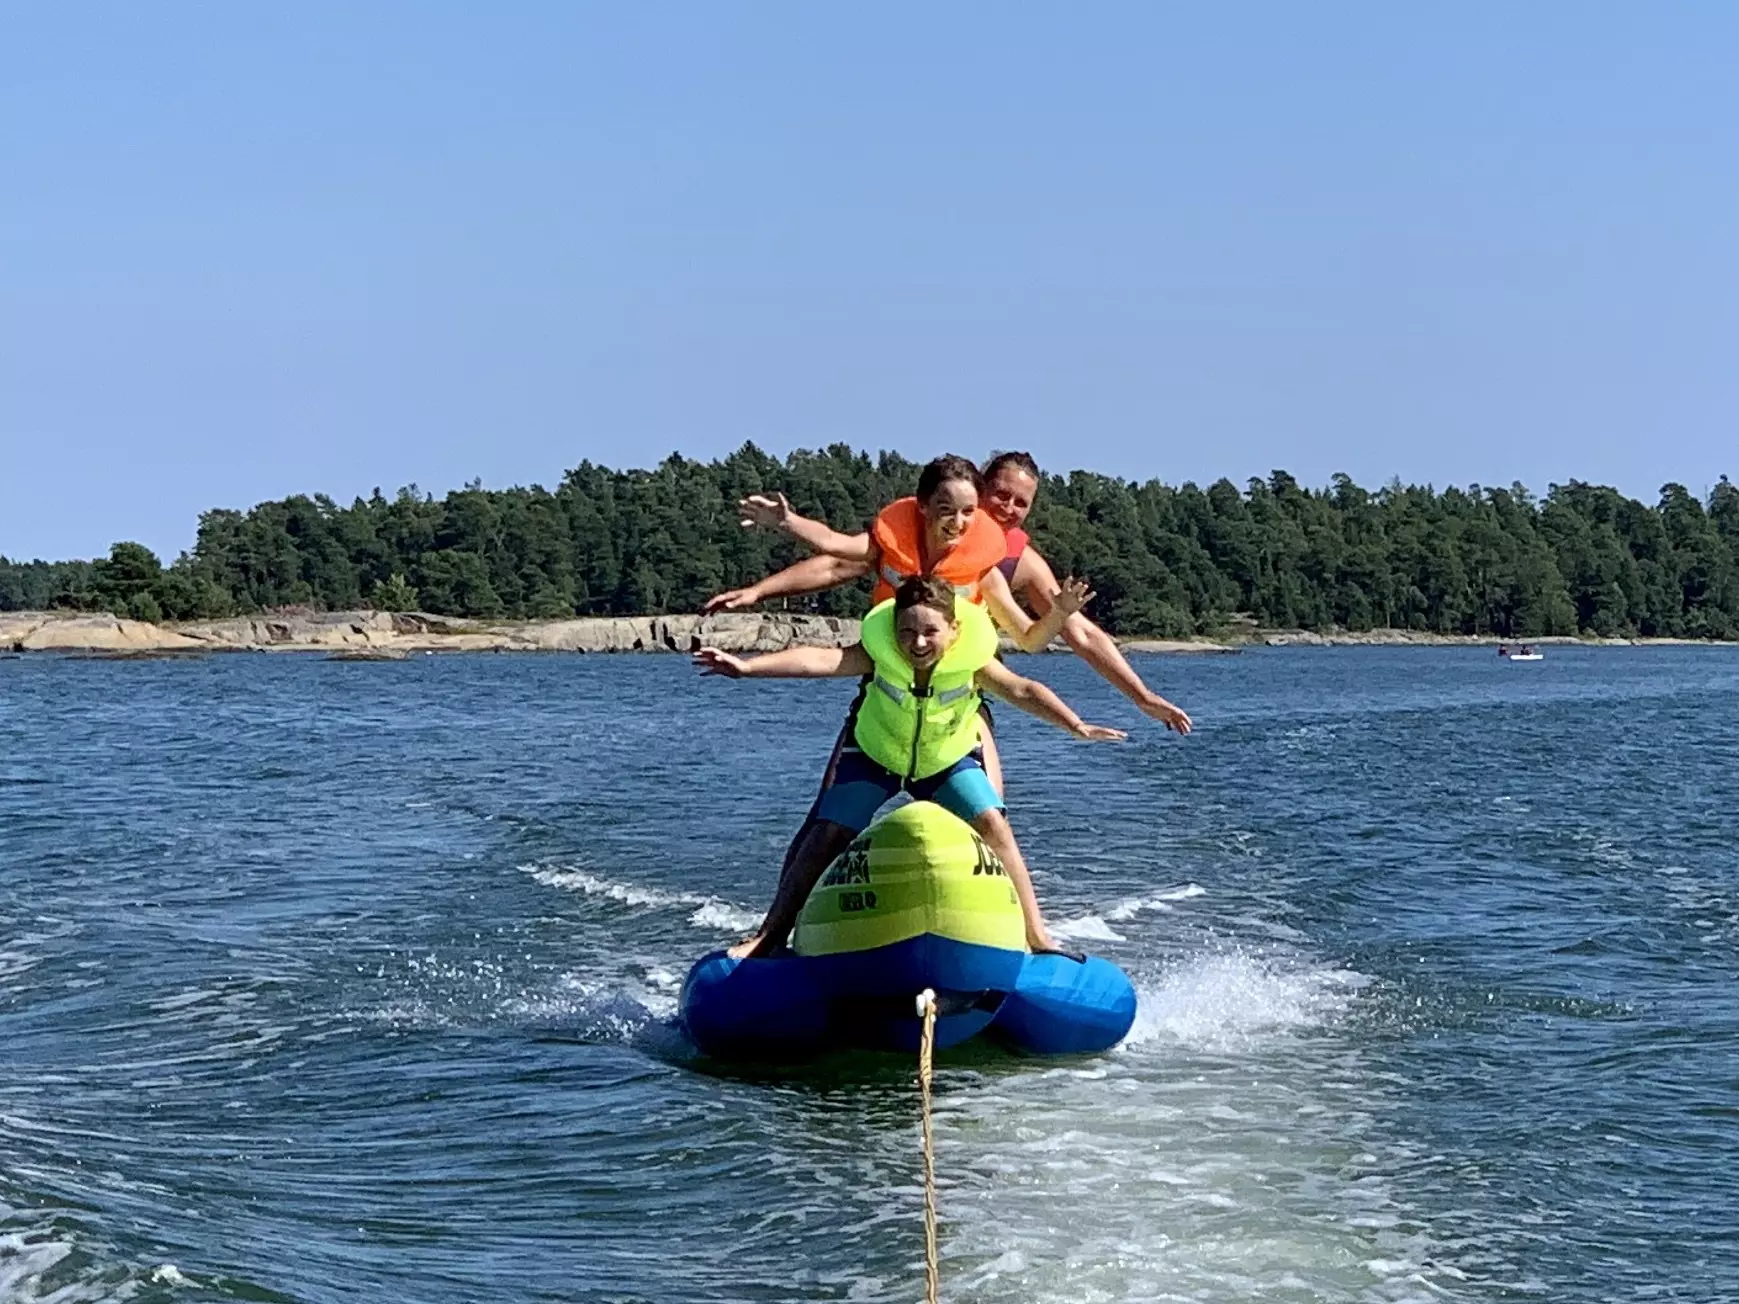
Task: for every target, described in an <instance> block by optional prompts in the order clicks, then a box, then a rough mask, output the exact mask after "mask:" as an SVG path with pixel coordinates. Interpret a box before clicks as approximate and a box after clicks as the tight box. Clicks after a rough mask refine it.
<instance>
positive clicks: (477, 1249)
mask: <svg viewBox="0 0 1739 1304" xmlns="http://www.w3.org/2000/svg"><path fill="white" fill-rule="evenodd" d="M1020 664H1021V666H1022V667H1023V668H1024V669H1026V670H1027V671H1029V672H1032V673H1037V674H1039V675H1040V676H1041V677H1042V678H1044V679H1046V680H1047V681H1049V682H1050V683H1052V684H1053V685H1055V686H1056V687H1057V688H1058V689H1059V690H1060V691H1062V692H1063V693H1064V695H1065V696H1066V697H1068V698H1069V699H1070V700H1071V701H1072V702H1074V703H1075V704H1076V705H1077V706H1078V707H1080V709H1081V710H1082V711H1083V713H1085V714H1088V715H1089V716H1090V717H1092V718H1097V719H1102V720H1104V721H1105V722H1107V723H1117V724H1126V725H1127V724H1135V720H1136V718H1135V717H1134V716H1133V712H1132V711H1131V710H1129V709H1128V708H1127V706H1126V704H1124V703H1123V701H1122V699H1120V698H1118V697H1116V696H1115V694H1113V693H1112V692H1111V690H1109V689H1108V688H1106V687H1105V686H1104V685H1103V684H1102V683H1101V682H1100V681H1098V680H1097V679H1095V678H1093V677H1092V675H1091V674H1090V673H1089V672H1088V671H1086V669H1085V668H1084V667H1083V666H1081V665H1080V664H1078V663H1076V662H1074V661H1073V660H1072V659H1069V658H1040V659H1029V660H1025V661H1022V662H1021V663H1020ZM1142 669H1143V670H1144V672H1147V673H1149V674H1150V675H1151V677H1152V678H1153V679H1154V681H1155V682H1156V683H1157V684H1159V685H1160V686H1161V688H1162V689H1163V691H1166V692H1167V693H1168V694H1169V695H1170V696H1172V697H1174V698H1175V699H1176V700H1178V701H1179V702H1181V703H1183V704H1184V705H1185V706H1187V707H1188V708H1189V709H1191V710H1192V712H1194V713H1195V715H1196V716H1197V719H1198V722H1199V725H1200V728H1199V730H1198V732H1197V733H1196V734H1195V735H1194V736H1193V737H1191V738H1189V739H1188V740H1184V741H1178V740H1175V739H1172V738H1170V737H1168V736H1166V735H1164V734H1163V733H1162V732H1161V731H1160V730H1159V729H1158V727H1157V726H1154V725H1152V724H1149V723H1145V722H1142V723H1139V724H1135V727H1136V729H1137V740H1136V741H1135V742H1134V743H1132V744H1129V745H1125V746H1121V747H1117V746H1090V745H1087V744H1081V743H1076V742H1073V741H1071V740H1069V739H1068V738H1066V737H1064V736H1063V735H1061V734H1059V733H1055V732H1053V731H1050V730H1048V729H1047V728H1045V727H1044V726H1042V725H1040V724H1038V723H1037V722H1036V721H1029V720H1026V719H1024V718H1021V717H1018V716H1017V715H1016V713H1015V712H1013V711H1009V710H1005V711H1003V712H1002V713H1001V718H1002V719H1003V720H1005V721H1006V723H1004V725H1003V734H1004V739H1005V741H1004V750H1005V753H1006V758H1007V766H1008V771H1009V774H1010V794H1009V795H1010V801H1011V816H1012V818H1013V819H1014V821H1015V826H1016V830H1017V833H1018V834H1019V836H1020V837H1021V839H1022V842H1023V844H1024V845H1025V847H1026V848H1027V851H1028V857H1029V859H1030V860H1031V861H1032V862H1033V864H1034V866H1035V869H1036V872H1037V880H1038V885H1039V889H1040V893H1041V896H1042V898H1043V900H1044V901H1045V903H1046V905H1047V908H1048V910H1049V912H1050V914H1051V915H1052V917H1053V919H1055V920H1058V921H1062V924H1063V931H1065V932H1066V933H1068V934H1069V935H1071V936H1073V937H1074V938H1076V939H1077V940H1078V941H1079V942H1080V943H1081V944H1082V945H1086V946H1090V947H1091V948H1093V949H1095V950H1098V951H1101V952H1103V953H1104V954H1106V955H1108V956H1110V957H1111V958H1113V959H1115V960H1116V961H1118V962H1119V963H1121V964H1123V965H1124V966H1126V967H1127V968H1128V969H1129V971H1130V972H1131V974H1132V975H1133V976H1134V978H1135V980H1136V984H1137V987H1138V990H1139V992H1140V995H1141V1013H1140V1017H1139V1020H1138V1022H1137V1025H1136V1030H1135V1033H1134V1035H1133V1036H1132V1037H1131V1038H1130V1040H1129V1042H1128V1044H1126V1045H1125V1046H1124V1047H1122V1048H1120V1049H1119V1050H1118V1051H1116V1052H1114V1053H1112V1054H1109V1055H1106V1056H1102V1057H1097V1058H1091V1059H1084V1060H1075V1061H1068V1062H1064V1063H1045V1062H1037V1061H1022V1060H1018V1059H1012V1058H1008V1057H1004V1056H1000V1055H985V1054H982V1053H969V1054H965V1055H962V1056H959V1057H956V1058H953V1059H945V1060H944V1062H943V1065H942V1068H941V1070H940V1073H939V1078H938V1099H937V1127H938V1143H939V1156H940V1175H941V1182H942V1191H941V1206H942V1215H943V1228H942V1254H943V1288H944V1297H945V1298H947V1299H949V1300H954V1301H1015V1300H1021V1301H1028V1300H1080V1301H1100V1300H1104V1301H1111V1300H1207V1301H1220V1300H1224V1301H1231V1300H1240V1301H1241V1300H1249V1299H1255V1298H1261V1299H1264V1300H1282V1301H1294V1300H1296V1301H1306V1300H1310V1301H1315V1300H1328V1301H1387V1300H1445V1299H1450V1300H1487V1299H1490V1300H1498V1299H1528V1298H1538V1299H1543V1300H1546V1299H1549V1300H1552V1301H1595V1300H1601V1301H1604V1300H1610V1299H1616V1298H1624V1299H1658V1300H1679V1299H1683V1300H1716V1299H1729V1298H1735V1297H1739V1214H1736V1213H1735V1212H1734V1211H1735V1209H1739V1176H1736V1175H1735V1174H1736V1167H1735V1161H1736V1160H1739V1146H1736V1144H1735V1125H1736V1123H1739V1072H1736V1071H1735V1068H1734V1065H1735V1063H1739V1060H1736V1059H1735V1053H1736V1052H1739V996H1736V995H1735V992H1736V990H1739V988H1736V983H1735V980H1736V979H1739V962H1736V960H1735V947H1736V943H1739V850H1736V848H1739V815H1736V813H1735V804H1736V803H1735V792H1736V791H1739V650H1734V649H1721V648H1713V649H1660V650H1644V649H1576V648H1565V649H1557V648H1554V649H1551V650H1549V652H1548V657H1547V660H1546V661H1544V662H1543V663H1540V664H1538V665H1528V666H1520V665H1518V666H1511V665H1507V664H1505V663H1504V662H1501V661H1499V660H1498V659H1497V658H1496V657H1495V656H1492V655H1491V654H1490V653H1489V652H1486V651H1478V650H1461V649H1411V648H1408V649H1329V650H1319V649H1287V650H1268V651H1261V652H1253V653H1249V654H1246V655H1242V656H1238V657H1224V658H1213V659H1199V660H1197V659H1167V660H1159V659H1148V660H1144V661H1143V662H1142ZM850 692H851V689H850V687H849V686H847V685H841V684H729V683H724V682H721V681H699V680H697V679H696V678H695V677H694V676H693V674H692V672H691V671H690V670H689V669H688V668H687V666H686V665H685V663H684V662H683V661H682V660H681V659H678V658H661V657H621V658H603V657H549V658H510V657H429V658H423V659H419V660H413V661H408V662H404V663H334V662H324V661H311V660H303V659H292V658H280V657H269V656H233V657H225V658H214V659H211V660H206V661H199V662H191V663H173V662H157V663H105V662H91V661H75V660H54V659H23V660H7V661H0V866H3V872H0V1048H3V1049H0V1299H4V1300H8V1301H10V1300H54V1301H82V1300H111V1299H132V1300H139V1301H200V1300H217V1299H251V1300H285V1301H310V1302H312V1301H322V1302H324V1301H333V1302H336V1301H350V1300H356V1299H381V1300H406V1301H429V1302H431V1304H446V1302H448V1301H452V1302H454V1304H457V1302H458V1301H472V1300H478V1299H490V1300H502V1301H519V1300H525V1301H531V1300H586V1301H591V1300H598V1301H606V1300H607V1301H618V1302H626V1301H658V1302H659V1304H664V1302H666V1301H691V1300H692V1301H701V1300H719V1299H725V1300H753V1301H774V1300H780V1301H784V1300H791V1299H815V1300H828V1299H838V1300H870V1301H874V1300H916V1299H919V1298H921V1295H922V1247H923V1241H922V1231H921V1223H920V1221H919V1207H920V1206H919V1187H918V1182H919V1175H920V1169H919V1156H918V1149H917V1115H916V1102H915V1093H914V1090H913V1087H912V1083H911V1074H910V1069H909V1066H907V1065H905V1064H903V1063H901V1062H900V1061H898V1060H852V1061H847V1062H845V1063H843V1064H841V1063H835V1064H831V1065H827V1066H823V1067H822V1068H820V1069H815V1070H810V1071H806V1072H801V1073H756V1074H743V1073H729V1072H721V1071H719V1070H717V1069H716V1068H714V1067H712V1066H709V1065H706V1064H704V1063H699V1062H697V1061H696V1060H695V1059H694V1057H693V1056H692V1053H691V1052H690V1051H689V1050H688V1049H687V1048H686V1047H685V1045H684V1044H683V1042H682V1039H681V1038H680V1036H679V1035H678V1034H677V1033H676V1032H675V1031H674V1030H673V1028H672V1026H671V1016H672V1014H673V1012H674V1009H675V999H676V992H677V988H678V985H679V983H680V979H681V975H682V973H683V972H684V970H685V969H686V967H687V965H688V964H689V963H690V962H691V961H692V960H693V959H694V958H695V957H696V956H697V955H699V954H700V953H701V952H703V951H704V950H706V949H708V948H711V947H713V946H715V945H718V944H720V943H722V942H724V941H727V940H730V939H732V938H734V937H735V936H737V935H739V934H740V932H741V931H742V930H744V929H746V928H747V927H749V926H750V925H752V924H753V923H754V922H755V920H756V918H757V916H758V911H759V908H760V906H761V905H762V904H763V903H764V899H765V897H766V895H767V893H768V892H769V891H770V888H771V882H772V874H773V868H772V867H773V865H774V863H775V862H776V859H777V856H778V854H779V852H780V851H781V849H782V848H783V845H784V840H785V838H786V836H787V835H788V833H789V831H790V828H791V824H792V820H793V817H794V815H795V814H796V813H797V812H799V811H800V810H801V809H802V807H803V806H804V805H806V804H807V801H808V799H809V795H810V792H809V787H810V784H811V783H812V781H813V780H812V776H813V772H814V771H815V770H816V769H817V768H818V767H819V764H820V762H821V759H822V757H823V756H824V754H825V752H826V749H827V746H828V745H829V743H830V742H831V739H832V736H833V732H834V730H835V729H836V727H837V722H838V717H839V714H840V712H841V711H842V710H843V709H844V706H845V703H846V701H847V699H848V698H849V696H850Z"/></svg>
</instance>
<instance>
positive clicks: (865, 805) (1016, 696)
mask: <svg viewBox="0 0 1739 1304" xmlns="http://www.w3.org/2000/svg"><path fill="white" fill-rule="evenodd" d="M996 646H997V638H996V631H995V629H994V627H993V626H992V625H991V623H990V619H989V617H988V616H986V615H985V614H984V610H983V608H981V607H979V606H977V605H975V604H973V603H970V602H965V601H957V600H956V597H955V593H954V590H953V588H952V587H951V586H950V585H949V584H948V583H947V581H945V580H942V579H939V578H937V577H936V576H917V577H914V578H911V579H908V580H906V581H904V582H903V583H902V584H901V585H900V586H899V588H898V590H897V591H896V592H895V594H894V596H893V598H891V599H890V600H888V601H885V602H883V603H881V604H880V605H878V606H877V607H876V608H875V609H874V610H872V611H871V612H870V613H869V615H868V616H866V617H865V618H864V622H863V637H862V640H861V641H860V642H858V643H854V644H853V645H852V646H850V647H847V648H820V647H794V648H787V649H785V650H784V651H783V652H773V653H770V654H768V655H766V656H758V657H748V658H741V657H734V656H731V655H729V654H728V653H725V652H721V651H719V650H718V649H717V648H710V647H709V648H702V649H701V650H700V651H699V652H698V653H696V654H695V664H696V665H697V666H698V667H699V668H700V671H701V673H702V674H706V675H723V676H725V677H727V678H730V679H821V678H831V677H854V676H860V675H862V676H869V677H870V684H869V686H868V688H867V690H866V692H865V695H864V697H863V699H862V703H861V705H860V706H859V708H858V712H857V718H856V722H855V725H854V727H853V736H852V740H851V744H850V745H849V746H848V747H847V748H846V749H845V750H844V751H843V752H842V753H841V755H840V758H839V765H838V769H837V772H836V775H835V778H834V781H833V783H832V785H831V786H830V787H829V788H828V789H827V790H826V792H825V793H824V794H823V795H822V798H821V801H820V804H819V807H818V809H817V811H816V819H815V820H814V822H813V823H812V824H811V825H810V826H809V828H808V830H807V832H806V833H805V834H804V837H803V840H802V841H801V843H800V844H799V846H798V847H797V849H796V853H795V854H794V855H793V856H791V857H790V858H789V859H788V860H787V862H786V865H785V868H784V872H783V873H782V874H781V875H780V879H779V887H778V890H777V891H776V892H775V893H774V896H773V904H772V905H771V906H770V907H769V908H768V910H767V917H766V919H765V920H763V921H762V924H761V927H760V929H759V930H758V931H757V932H756V933H755V935H754V936H753V937H751V938H749V939H747V940H746V941H743V942H740V943H738V944H737V945H736V946H734V947H732V948H731V951H730V954H731V955H732V956H735V957H737V958H743V957H747V956H758V955H765V954H768V953H769V952H771V951H773V950H775V949H777V948H778V947H779V946H781V945H783V944H784V941H785V938H786V936H787V935H788V934H789V933H790V931H791V928H792V925H793V924H795V923H796V920H797V913H798V911H799V910H801V909H802V906H803V902H804V901H805V900H807V899H808V896H809V893H810V890H811V889H812V888H814V886H815V883H816V880H817V879H819V878H820V877H821V873H822V871H823V870H824V869H826V868H827V866H828V864H829V863H831V862H832V861H833V859H834V858H835V857H836V856H838V855H839V853H840V852H842V851H844V850H845V848H846V847H847V846H848V845H849V844H850V843H851V840H852V839H853V838H855V837H856V836H857V835H858V834H859V833H861V832H862V831H863V830H864V829H865V828H867V827H868V826H869V823H870V821H871V820H872V819H873V818H874V817H875V814H876V812H877V811H878V810H880V809H881V807H882V806H883V804H885V803H886V802H887V801H888V800H889V799H890V798H891V797H893V796H894V794H895V793H897V792H900V791H901V790H902V789H903V790H904V791H906V792H909V793H911V794H912V796H913V797H915V798H918V799H919V800H923V801H933V802H935V803H937V804H938V805H939V806H942V807H943V808H944V809H946V810H949V811H951V812H953V813H954V814H955V815H958V816H959V817H960V818H961V819H963V820H965V821H966V822H967V823H968V824H970V825H971V826H972V827H973V828H974V829H975V830H977V832H978V835H979V836H980V837H981V838H983V839H984V841H985V844H986V845H987V846H989V847H990V849H991V850H992V851H994V852H995V853H996V855H997V857H998V858H999V859H1000V860H1001V861H1002V863H1003V867H1004V868H1005V869H1006V870H1007V871H1008V877H1009V881H1010V882H1011V883H1012V884H1013V885H1014V889H1015V893H1016V895H1017V896H1018V897H1019V898H1020V905H1021V912H1022V914H1023V915H1024V917H1025V919H1026V932H1027V945H1028V946H1029V947H1031V948H1032V949H1033V950H1035V951H1050V950H1056V949H1057V946H1056V943H1055V942H1054V941H1053V940H1052V938H1051V935H1050V932H1049V930H1048V929H1047V928H1046V927H1045V922H1044V917H1043V916H1042V914H1041V913H1040V911H1039V904H1038V899H1037V898H1036V897H1035V896H1034V894H1033V885H1032V878H1031V876H1030V875H1029V874H1028V873H1027V867H1026V861H1025V860H1024V859H1022V857H1021V854H1020V848H1019V847H1018V846H1017V845H1016V843H1015V840H1014V833H1013V831H1012V830H1011V829H1010V828H1009V823H1008V817H1007V816H1006V815H1005V814H1004V813H1003V804H1002V798H1001V797H999V796H998V795H997V792H996V789H995V788H994V787H993V786H992V785H991V782H990V780H989V778H988V777H987V776H986V775H985V772H984V763H983V760H982V758H981V756H980V753H979V740H978V705H979V700H980V694H981V693H982V692H988V693H991V694H994V695H995V696H997V697H999V698H1001V699H1002V700H1003V701H1005V702H1008V703H1009V704H1010V705H1012V706H1017V707H1019V708H1020V709H1021V710H1023V711H1026V712H1028V713H1030V714H1032V715H1036V716H1037V717H1038V718H1039V719H1041V720H1047V721H1049V722H1050V723H1052V724H1054V725H1056V726H1057V727H1058V728H1060V729H1066V730H1068V731H1069V732H1070V733H1072V734H1074V735H1075V737H1077V738H1084V739H1089V740H1092V741H1112V740H1121V739H1123V738H1125V737H1127V735H1126V734H1125V733H1124V732H1123V731H1122V730H1121V729H1107V728H1104V727H1103V726H1100V725H1093V724H1085V723H1083V722H1082V720H1081V718H1080V717H1079V716H1078V715H1076V714H1075V713H1074V712H1073V711H1071V710H1070V709H1069V708H1068V706H1066V705H1065V704H1064V703H1063V701H1062V699H1061V698H1059V697H1058V696H1057V695H1056V694H1055V693H1053V692H1052V691H1051V690H1050V689H1049V688H1046V687H1045V686H1044V685H1043V684H1040V683H1037V682H1035V681H1033V680H1031V679H1025V678H1022V677H1021V676H1020V675H1017V674H1015V673H1014V672H1013V671H1012V670H1010V669H1008V667H1007V666H1005V665H1003V664H1002V663H1001V662H999V661H997V660H996Z"/></svg>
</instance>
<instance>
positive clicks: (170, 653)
mask: <svg viewBox="0 0 1739 1304" xmlns="http://www.w3.org/2000/svg"><path fill="white" fill-rule="evenodd" d="M857 637H858V622H857V621H855V620H849V619H845V618H841V617H835V616H799V615H790V614H786V613H783V612H765V613H760V612H732V613H728V614H724V615H717V616H695V615H688V616H644V617H626V616H597V617H581V618H576V619H571V620H542V621H512V622H507V621H502V622H478V621H469V620H461V619H458V618H455V617H451V616H436V615H430V614H428V613H425V612H383V611H336V612H322V613H316V614H310V615H257V616H237V617H234V618H232V619H229V620H202V621H185V622H178V623H173V624H164V625H153V624H148V623H146V622H144V621H138V620H127V619H124V618H122V617H119V616H111V615H108V614H106V613H90V612H62V611H19V612H0V653H27V652H41V653H58V654H61V655H70V656H96V657H105V658H114V659H126V658H134V657H140V658H146V657H149V658H157V657H176V656H198V655H201V654H205V653H212V652H300V653H323V654H325V655H327V656H329V657H332V658H335V659H342V660H371V661H373V660H380V661H387V660H398V659H401V658H403V657H408V656H415V655H420V654H424V653H436V652H446V653H451V652H571V653H587V652H678V653H687V652H690V651H692V650H694V649H695V648H699V647H702V646H712V647H719V648H723V649H724V650H725V651H727V652H776V651H778V650H780V649H781V648H786V647H790V646H792V645H794V644H810V645H817V646H822V647H844V646H847V645H849V644H851V643H854V642H856V641H857ZM1516 641H1517V640H1515V639H1508V640H1505V639H1499V638H1494V637H1488V636H1483V635H1475V636H1458V635H1444V634H1422V633H1418V632H1416V631H1413V630H1402V629H1380V630H1370V631H1366V632H1363V633H1349V632H1341V631H1335V632H1331V633H1327V634H1322V633H1316V632H1312V631H1308V630H1303V631H1301V630H1261V629H1242V630H1239V631H1238V633H1237V635H1236V636H1235V637H1233V638H1228V639H1220V640H1213V639H1126V640H1124V641H1123V647H1124V649H1125V650H1126V651H1128V652H1131V653H1138V654H1139V653H1147V654H1167V655H1177V654H1211V653H1229V652H1237V651H1240V650H1242V649H1243V648H1245V647H1299V646H1302V647H1496V646H1497V645H1498V644H1499V643H1503V642H1510V643H1514V642H1516ZM1528 642H1530V643H1533V644H1536V645H1546V644H1556V645H1562V644H1578V645H1584V646H1586V645H1594V646H1604V647H1619V646H1633V645H1648V646H1699V647H1700V646H1705V642H1704V641H1703V640H1697V639H1623V638H1617V639H1586V638H1569V637H1554V638H1536V639H1529V640H1528ZM1057 646H1058V647H1059V648H1060V646H1061V645H1060V644H1059V645H1057ZM1726 646H1739V644H1729V645H1726Z"/></svg>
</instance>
